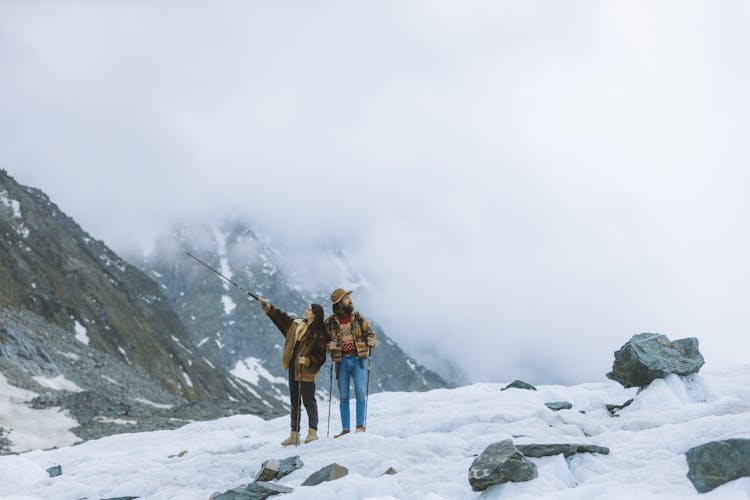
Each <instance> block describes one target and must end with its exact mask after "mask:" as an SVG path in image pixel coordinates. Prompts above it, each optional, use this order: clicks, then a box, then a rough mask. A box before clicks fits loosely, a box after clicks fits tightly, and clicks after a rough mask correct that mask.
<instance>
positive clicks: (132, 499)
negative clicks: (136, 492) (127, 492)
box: [102, 497, 141, 500]
mask: <svg viewBox="0 0 750 500" xmlns="http://www.w3.org/2000/svg"><path fill="white" fill-rule="evenodd" d="M136 498H141V497H113V498H102V500H135V499H136Z"/></svg>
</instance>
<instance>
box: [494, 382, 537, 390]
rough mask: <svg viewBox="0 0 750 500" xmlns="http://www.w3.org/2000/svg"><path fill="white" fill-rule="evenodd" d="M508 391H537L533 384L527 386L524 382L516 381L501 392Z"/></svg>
mask: <svg viewBox="0 0 750 500" xmlns="http://www.w3.org/2000/svg"><path fill="white" fill-rule="evenodd" d="M508 389H526V390H527V391H535V390H536V387H534V386H533V385H531V384H527V383H526V382H524V381H523V380H514V381H513V382H511V383H510V384H508V385H506V386H505V387H503V388H502V389H500V390H501V391H505V390H508Z"/></svg>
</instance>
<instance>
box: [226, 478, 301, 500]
mask: <svg viewBox="0 0 750 500" xmlns="http://www.w3.org/2000/svg"><path fill="white" fill-rule="evenodd" d="M292 491H294V490H293V489H292V488H289V487H287V486H282V485H280V484H274V483H266V482H264V481H259V482H257V483H250V484H248V485H247V486H245V487H240V488H234V489H231V490H228V491H225V492H224V493H220V494H219V495H213V496H212V497H211V500H266V498H268V497H271V496H275V495H282V494H284V493H291V492H292Z"/></svg>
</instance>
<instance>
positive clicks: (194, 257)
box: [185, 252, 260, 302]
mask: <svg viewBox="0 0 750 500" xmlns="http://www.w3.org/2000/svg"><path fill="white" fill-rule="evenodd" d="M185 253H186V254H188V257H192V258H193V259H195V260H196V261H198V262H199V263H201V264H203V265H204V266H206V267H207V268H209V269H210V270H211V271H213V272H215V273H216V274H218V275H219V276H221V277H222V278H224V279H225V280H227V281H228V282H230V283H231V284H233V285H234V286H236V287H237V288H239V289H240V290H242V291H243V292H245V293H246V294H248V295H249V296H251V297H252V298H254V299H255V300H257V301H258V302H260V298H259V297H258V296H257V295H255V294H253V293H252V292H248V291H247V290H245V289H244V288H242V287H241V286H240V285H238V284H237V283H235V282H234V281H232V280H230V279H229V278H227V277H226V276H224V275H223V274H221V273H220V272H219V271H217V270H216V269H214V268H213V267H211V266H209V265H208V264H206V263H205V262H203V261H202V260H200V259H199V258H197V257H196V256H195V255H193V254H191V253H190V252H185Z"/></svg>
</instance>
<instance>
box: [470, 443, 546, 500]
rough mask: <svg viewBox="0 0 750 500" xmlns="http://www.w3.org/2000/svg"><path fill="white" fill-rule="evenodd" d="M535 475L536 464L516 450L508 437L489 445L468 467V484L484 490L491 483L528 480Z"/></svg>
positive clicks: (474, 488)
mask: <svg viewBox="0 0 750 500" xmlns="http://www.w3.org/2000/svg"><path fill="white" fill-rule="evenodd" d="M536 477H537V470H536V465H534V463H533V462H532V461H531V460H529V459H528V458H526V457H525V456H524V455H523V454H522V453H521V452H520V451H518V449H516V447H515V446H513V441H511V440H510V439H506V440H504V441H500V442H497V443H494V444H491V445H489V446H488V447H487V448H486V449H485V450H484V451H483V452H482V454H481V455H479V456H478V457H477V458H476V459H475V460H474V462H472V464H471V467H469V484H471V488H472V489H473V490H474V491H484V490H486V489H487V488H488V487H490V486H492V485H493V484H500V483H507V482H522V481H530V480H532V479H534V478H536Z"/></svg>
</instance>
